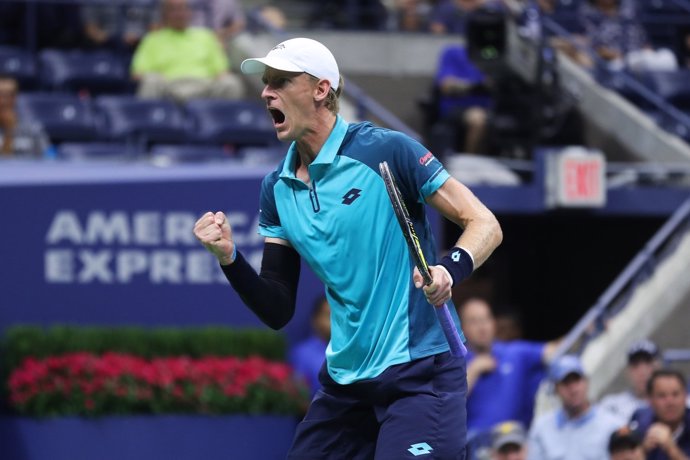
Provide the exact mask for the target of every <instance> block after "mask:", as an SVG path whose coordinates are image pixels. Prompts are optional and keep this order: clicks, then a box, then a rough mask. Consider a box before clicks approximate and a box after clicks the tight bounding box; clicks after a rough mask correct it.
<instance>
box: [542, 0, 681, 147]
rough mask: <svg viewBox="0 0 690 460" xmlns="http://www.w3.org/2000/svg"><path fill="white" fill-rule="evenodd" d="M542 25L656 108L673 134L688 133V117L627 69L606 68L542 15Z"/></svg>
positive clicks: (593, 55)
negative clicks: (586, 55) (566, 40)
mask: <svg viewBox="0 0 690 460" xmlns="http://www.w3.org/2000/svg"><path fill="white" fill-rule="evenodd" d="M684 4H685V6H687V7H688V11H689V12H690V3H688V2H684ZM685 6H683V7H684V8H685ZM542 25H543V27H544V28H545V29H546V30H548V31H549V32H551V33H553V34H555V35H559V36H561V37H564V38H567V39H568V40H569V41H570V43H571V44H572V45H573V46H575V47H576V48H577V49H578V51H580V52H583V53H587V54H588V55H589V56H590V57H592V59H593V60H594V62H595V65H596V67H597V71H599V72H602V73H603V76H605V77H606V78H608V79H609V83H611V82H615V80H616V79H617V80H618V81H617V84H619V85H621V86H624V87H625V88H626V89H629V90H630V91H631V92H632V93H634V94H635V95H636V96H638V97H640V98H641V99H642V100H644V101H645V102H646V103H648V104H649V106H650V107H654V108H656V109H658V110H659V112H660V113H661V115H662V116H663V117H664V118H665V120H667V122H671V124H672V128H673V131H674V133H675V134H677V135H679V136H685V135H687V134H688V133H690V117H688V115H686V114H685V113H683V112H682V111H680V110H678V109H677V108H676V107H675V106H673V105H672V104H669V103H668V102H667V101H666V100H664V99H663V98H662V97H660V96H659V95H658V94H656V93H654V91H652V90H651V89H650V88H649V87H647V86H645V85H644V84H642V83H641V82H640V81H639V80H638V79H637V78H635V77H634V76H633V75H632V74H630V73H629V72H628V71H627V70H621V71H615V72H613V71H608V70H606V63H605V62H604V61H603V60H602V59H601V58H599V57H598V56H597V55H596V53H594V52H593V51H592V50H591V49H590V48H588V47H586V46H583V45H582V44H580V43H578V42H577V41H576V40H575V39H574V37H573V36H572V34H571V33H570V32H569V31H567V30H566V29H565V28H564V27H562V26H561V25H560V24H558V23H557V22H556V21H554V20H553V19H552V18H549V17H542ZM600 77H601V75H600ZM667 126H668V124H667Z"/></svg>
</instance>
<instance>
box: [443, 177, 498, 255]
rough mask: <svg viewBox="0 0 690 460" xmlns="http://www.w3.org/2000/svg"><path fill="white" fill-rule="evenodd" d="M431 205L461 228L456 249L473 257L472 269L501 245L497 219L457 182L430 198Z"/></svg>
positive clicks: (454, 181)
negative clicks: (461, 249)
mask: <svg viewBox="0 0 690 460" xmlns="http://www.w3.org/2000/svg"><path fill="white" fill-rule="evenodd" d="M430 204H432V205H433V206H434V208H436V209H437V210H438V211H439V212H441V214H443V216H444V217H446V218H447V219H449V220H451V221H452V222H454V223H456V224H457V225H459V226H460V227H461V228H462V229H463V232H462V235H460V238H458V240H457V241H456V243H455V246H459V247H462V248H463V249H465V250H466V251H468V252H469V253H470V254H472V258H473V262H474V268H475V269H477V268H478V267H479V266H481V265H482V264H483V263H484V262H485V261H486V259H488V258H489V256H490V255H491V253H492V252H493V251H494V249H496V248H497V247H498V245H499V244H501V241H502V240H503V232H502V231H501V226H500V225H499V224H498V220H496V217H495V216H494V215H493V213H492V212H491V211H490V210H489V209H488V208H487V207H486V206H484V204H483V203H482V202H481V201H479V199H478V198H477V197H476V196H475V195H474V194H473V193H472V192H471V191H470V189H468V188H467V187H466V186H464V185H463V184H461V183H460V182H458V181H457V180H455V179H453V178H449V179H448V180H447V181H446V182H445V183H444V184H443V186H441V188H439V189H438V190H437V191H436V192H435V193H434V194H433V195H432V196H431V199H430Z"/></svg>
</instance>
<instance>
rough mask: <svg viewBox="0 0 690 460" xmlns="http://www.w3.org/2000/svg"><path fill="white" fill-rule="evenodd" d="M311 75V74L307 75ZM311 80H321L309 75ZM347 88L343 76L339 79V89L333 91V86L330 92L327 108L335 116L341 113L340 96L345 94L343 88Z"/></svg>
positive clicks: (327, 98) (327, 97)
mask: <svg viewBox="0 0 690 460" xmlns="http://www.w3.org/2000/svg"><path fill="white" fill-rule="evenodd" d="M307 75H309V74H307ZM309 77H311V79H312V80H313V81H314V82H318V81H319V78H316V77H315V76H313V75H309ZM344 86H345V82H344V81H343V76H342V75H341V76H340V77H339V78H338V89H333V87H332V86H331V90H330V91H329V92H328V95H327V96H326V108H327V109H328V110H329V111H330V112H331V113H332V114H333V115H338V112H340V96H341V95H342V94H343V87H344Z"/></svg>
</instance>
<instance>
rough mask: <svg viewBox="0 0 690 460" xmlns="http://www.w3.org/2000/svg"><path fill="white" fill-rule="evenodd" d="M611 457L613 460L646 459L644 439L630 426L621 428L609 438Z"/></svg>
mask: <svg viewBox="0 0 690 460" xmlns="http://www.w3.org/2000/svg"><path fill="white" fill-rule="evenodd" d="M609 457H610V459H611V460H645V455H644V449H642V440H641V439H640V437H639V436H638V435H637V434H636V433H635V432H633V431H632V430H630V428H629V427H628V426H624V427H622V428H619V429H618V430H616V431H614V432H613V434H612V435H611V438H610V439H609Z"/></svg>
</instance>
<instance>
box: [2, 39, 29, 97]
mask: <svg viewBox="0 0 690 460" xmlns="http://www.w3.org/2000/svg"><path fill="white" fill-rule="evenodd" d="M0 75H7V76H10V77H12V78H14V79H15V80H17V83H18V84H19V89H20V91H27V90H33V89H36V87H37V86H38V73H37V70H36V60H35V59H34V56H33V54H31V53H30V52H29V51H26V50H24V49H22V48H17V47H13V46H0Z"/></svg>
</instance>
